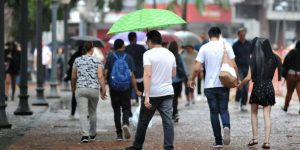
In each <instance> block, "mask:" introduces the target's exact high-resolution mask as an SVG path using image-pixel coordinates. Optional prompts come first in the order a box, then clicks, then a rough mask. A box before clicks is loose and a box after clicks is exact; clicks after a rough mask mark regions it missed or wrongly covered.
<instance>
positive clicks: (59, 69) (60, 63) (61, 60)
mask: <svg viewBox="0 0 300 150" xmlns="http://www.w3.org/2000/svg"><path fill="white" fill-rule="evenodd" d="M64 61H65V59H64V49H63V48H61V47H60V48H59V49H58V52H57V60H56V68H57V81H58V84H61V82H62V80H63V76H64V73H63V67H64Z"/></svg>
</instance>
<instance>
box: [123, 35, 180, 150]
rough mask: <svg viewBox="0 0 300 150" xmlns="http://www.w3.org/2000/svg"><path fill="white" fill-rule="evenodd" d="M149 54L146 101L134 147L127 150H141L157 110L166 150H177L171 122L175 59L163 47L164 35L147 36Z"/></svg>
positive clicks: (146, 63)
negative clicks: (175, 149) (161, 124)
mask: <svg viewBox="0 0 300 150" xmlns="http://www.w3.org/2000/svg"><path fill="white" fill-rule="evenodd" d="M146 43H147V45H148V47H149V48H150V50H148V51H147V52H145V54H144V57H143V62H144V77H143V78H144V89H145V90H144V97H143V99H142V103H141V104H142V105H141V110H140V116H139V122H138V125H137V130H136V134H135V139H134V142H133V145H132V146H130V147H127V148H125V149H126V150H141V149H142V148H143V144H144V141H145V136H146V131H147V127H148V124H149V122H150V120H151V119H152V117H153V115H154V113H155V111H156V110H158V112H159V113H160V116H161V118H162V123H163V131H164V149H165V150H172V149H174V127H173V121H172V102H173V95H174V90H173V87H172V77H175V76H176V61H175V56H174V55H173V54H172V53H171V52H170V51H169V50H168V49H166V48H163V47H162V45H161V44H162V38H161V34H160V33H159V32H158V31H156V30H152V31H150V32H148V33H147V41H146Z"/></svg>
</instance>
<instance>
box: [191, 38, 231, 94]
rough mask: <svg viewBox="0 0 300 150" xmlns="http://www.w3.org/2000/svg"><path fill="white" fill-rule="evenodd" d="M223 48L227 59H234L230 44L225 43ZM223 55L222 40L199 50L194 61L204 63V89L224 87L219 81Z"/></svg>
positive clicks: (210, 43) (211, 42)
mask: <svg viewBox="0 0 300 150" xmlns="http://www.w3.org/2000/svg"><path fill="white" fill-rule="evenodd" d="M225 47H226V50H227V54H228V56H229V59H234V58H235V55H234V52H233V50H232V47H231V46H230V44H228V43H226V42H225ZM223 53H224V46H223V41H222V40H219V41H210V42H208V43H206V44H205V45H203V46H202V47H201V48H200V50H199V52H198V56H197V58H196V61H198V62H200V63H205V70H206V74H205V85H204V88H216V87H224V86H223V85H222V83H221V81H220V79H219V73H220V68H221V63H222V57H223Z"/></svg>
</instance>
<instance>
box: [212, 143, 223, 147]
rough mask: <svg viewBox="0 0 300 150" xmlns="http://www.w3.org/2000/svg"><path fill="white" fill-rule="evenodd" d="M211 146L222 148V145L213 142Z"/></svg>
mask: <svg viewBox="0 0 300 150" xmlns="http://www.w3.org/2000/svg"><path fill="white" fill-rule="evenodd" d="M211 147H213V148H223V145H220V144H216V143H214V144H213V145H212V146H211Z"/></svg>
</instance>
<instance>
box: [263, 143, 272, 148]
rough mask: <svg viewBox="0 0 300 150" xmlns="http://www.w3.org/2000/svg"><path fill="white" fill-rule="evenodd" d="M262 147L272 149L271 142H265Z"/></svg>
mask: <svg viewBox="0 0 300 150" xmlns="http://www.w3.org/2000/svg"><path fill="white" fill-rule="evenodd" d="M261 148H263V149H270V148H271V147H270V143H264V144H263V145H262V147H261Z"/></svg>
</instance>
